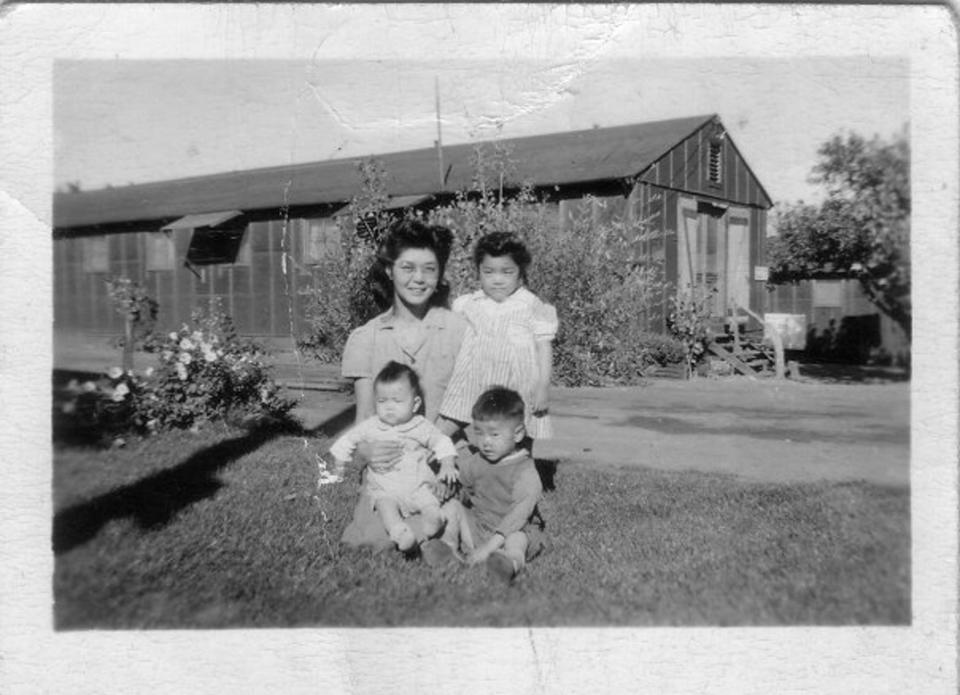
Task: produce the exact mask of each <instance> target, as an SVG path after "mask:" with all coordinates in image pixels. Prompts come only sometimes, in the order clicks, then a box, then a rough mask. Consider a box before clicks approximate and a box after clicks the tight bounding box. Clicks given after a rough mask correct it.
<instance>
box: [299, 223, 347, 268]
mask: <svg viewBox="0 0 960 695" xmlns="http://www.w3.org/2000/svg"><path fill="white" fill-rule="evenodd" d="M303 239H304V249H303V259H304V262H305V263H306V264H307V265H316V264H318V263H321V262H322V261H323V260H324V259H325V258H336V257H337V256H338V255H339V254H340V226H339V225H338V224H337V221H336V220H335V219H334V218H326V219H322V220H313V221H311V222H310V224H309V227H308V228H307V233H306V234H305V235H304V238H303Z"/></svg>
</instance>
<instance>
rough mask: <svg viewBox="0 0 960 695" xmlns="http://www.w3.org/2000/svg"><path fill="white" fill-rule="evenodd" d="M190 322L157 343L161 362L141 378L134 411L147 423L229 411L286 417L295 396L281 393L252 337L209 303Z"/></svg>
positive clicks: (189, 421) (175, 423)
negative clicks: (208, 305) (150, 372)
mask: <svg viewBox="0 0 960 695" xmlns="http://www.w3.org/2000/svg"><path fill="white" fill-rule="evenodd" d="M192 322H193V325H192V326H188V325H186V324H184V325H183V326H182V327H181V328H180V330H179V331H172V332H170V333H169V334H168V335H167V336H165V338H164V340H163V341H162V342H161V344H160V345H159V346H158V353H157V357H158V361H159V364H158V366H157V367H156V369H155V370H154V371H153V373H152V375H151V377H150V378H149V379H148V380H145V381H144V385H143V389H142V395H141V396H140V398H139V400H138V408H137V410H138V415H139V417H140V419H141V420H142V421H143V422H144V423H145V424H146V425H147V426H148V427H150V428H156V429H169V428H174V427H179V428H188V427H193V426H194V425H196V424H199V423H202V422H205V421H210V420H216V419H221V418H224V419H226V418H228V417H234V418H236V417H239V418H243V417H245V416H268V417H271V418H277V419H281V420H282V419H284V417H285V416H286V415H287V413H289V411H290V410H291V409H292V408H293V406H294V404H295V403H294V401H293V400H291V399H288V398H284V397H282V396H281V395H280V387H279V386H278V385H277V384H276V383H275V382H274V381H273V379H271V378H270V376H269V374H268V372H269V367H268V366H267V365H266V364H265V362H264V360H263V357H264V356H265V355H266V351H265V350H264V349H263V348H262V347H261V346H260V345H259V344H258V343H256V342H255V341H253V340H250V339H247V338H241V337H239V336H238V334H237V331H236V328H235V326H234V324H233V321H232V319H231V318H230V317H229V316H227V315H226V314H224V313H223V312H222V311H220V309H219V307H217V306H213V307H211V309H210V310H209V312H206V313H204V312H199V311H198V312H194V314H193V317H192Z"/></svg>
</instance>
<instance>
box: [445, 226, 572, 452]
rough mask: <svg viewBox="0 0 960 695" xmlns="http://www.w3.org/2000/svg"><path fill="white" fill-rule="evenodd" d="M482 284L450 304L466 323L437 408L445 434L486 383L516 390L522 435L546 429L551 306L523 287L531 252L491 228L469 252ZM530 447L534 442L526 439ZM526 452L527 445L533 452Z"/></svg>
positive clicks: (466, 415) (553, 326)
mask: <svg viewBox="0 0 960 695" xmlns="http://www.w3.org/2000/svg"><path fill="white" fill-rule="evenodd" d="M473 260H474V263H475V264H476V266H477V272H478V274H479V276H480V289H479V290H477V291H476V292H472V293H470V294H466V295H463V296H461V297H458V298H457V299H456V300H455V301H454V303H453V310H454V311H455V312H457V313H459V314H462V315H463V316H464V317H465V318H466V319H467V323H468V325H469V327H470V329H469V330H468V331H467V333H466V335H465V336H464V340H463V344H462V346H461V348H460V353H459V354H458V355H457V361H456V363H455V365H454V368H453V374H452V376H451V377H450V383H449V384H448V385H447V388H446V391H445V392H444V398H443V402H442V403H441V405H440V414H441V415H442V416H443V417H444V418H446V419H447V420H448V421H453V424H452V425H448V426H441V429H443V430H444V431H445V432H446V433H448V434H451V433H452V432H454V431H455V430H456V429H459V428H461V427H463V426H464V425H465V423H467V422H470V418H471V411H472V409H473V405H474V403H475V402H476V400H477V398H478V397H479V396H480V394H481V393H483V392H484V391H486V390H487V389H489V388H490V387H492V386H505V387H507V388H510V389H513V390H515V391H517V392H518V393H519V394H520V395H521V397H522V398H523V400H524V403H525V404H526V409H525V410H526V417H525V421H524V425H525V428H526V432H527V437H529V438H530V439H533V440H536V439H544V438H548V437H550V436H552V431H551V426H550V417H549V415H548V396H549V389H550V374H551V371H552V368H553V344H552V342H553V339H554V337H556V334H557V326H558V322H557V311H556V309H554V307H553V306H551V305H550V304H547V303H546V302H543V301H542V300H541V299H540V298H539V297H537V296H536V295H535V294H534V293H533V292H531V291H530V290H528V289H527V288H526V287H524V286H523V283H524V281H525V280H526V270H527V267H528V266H529V265H530V252H529V251H528V250H527V247H526V246H524V244H523V242H521V241H520V240H519V239H518V238H517V237H516V236H514V235H513V234H510V233H508V232H493V233H492V234H487V235H486V236H484V237H482V238H481V239H480V240H479V241H478V242H477V246H476V248H475V249H474V252H473ZM528 444H529V445H530V447H531V448H532V444H533V442H528ZM531 453H532V451H531Z"/></svg>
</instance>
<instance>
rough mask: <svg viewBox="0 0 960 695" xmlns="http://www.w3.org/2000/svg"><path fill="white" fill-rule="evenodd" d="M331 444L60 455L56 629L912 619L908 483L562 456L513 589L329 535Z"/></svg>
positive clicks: (272, 440) (347, 507)
mask: <svg viewBox="0 0 960 695" xmlns="http://www.w3.org/2000/svg"><path fill="white" fill-rule="evenodd" d="M322 445H323V441H322V440H318V439H310V438H304V437H302V436H293V435H289V434H279V435H270V434H256V433H246V432H243V431H237V430H227V429H213V430H210V431H206V432H201V433H199V434H190V433H177V434H170V435H163V436H161V437H156V438H154V439H151V440H145V441H140V442H132V443H130V444H128V445H127V447H126V448H123V449H112V450H106V451H104V450H97V449H92V448H79V447H77V448H57V450H56V451H55V459H54V486H53V487H54V506H55V519H54V528H53V542H54V550H55V573H54V598H55V608H54V612H55V625H56V627H57V628H58V629H80V628H188V627H204V628H210V627H258V626H262V627H288V626H334V625H342V626H392V625H405V626H445V625H446V626H501V625H502V626H507V625H514V626H516V625H542V626H585V625H591V626H603V625H773V624H777V625H796V624H903V623H909V621H910V537H909V491H908V490H907V489H906V488H885V487H878V486H875V485H869V484H866V483H848V484H826V483H824V484H817V485H800V484H790V485H772V484H756V483H752V482H748V481H744V480H741V479H737V478H732V477H727V476H719V475H708V474H702V473H694V472H690V473H664V472H659V471H654V470H649V469H639V468H638V469H614V468H603V469H601V468H592V467H589V466H586V465H575V464H567V463H564V462H560V464H559V465H558V467H557V471H556V476H555V481H554V482H555V485H556V487H555V489H554V490H552V491H550V492H549V493H548V494H547V498H546V500H545V502H544V505H543V507H544V513H545V516H546V517H547V522H548V531H549V533H550V536H551V538H552V542H553V547H552V549H551V550H550V551H549V552H547V553H546V554H544V555H543V556H541V557H539V558H537V559H536V560H535V561H534V562H533V563H531V565H530V566H529V567H528V571H527V572H526V573H525V574H524V575H523V576H522V578H521V579H520V580H519V581H518V582H517V583H516V584H514V585H513V586H510V587H504V586H502V585H499V584H496V583H494V582H493V581H492V580H491V579H489V578H488V577H487V575H486V574H485V572H484V571H483V570H482V569H479V568H466V567H462V568H461V567H458V568H450V569H446V570H442V571H436V570H431V569H430V568H429V567H427V566H425V565H424V564H422V563H420V562H411V561H407V560H404V559H403V558H402V557H401V556H399V555H398V554H396V553H384V554H380V555H372V554H370V553H367V552H361V551H352V550H348V549H346V548H343V547H342V546H340V545H339V544H338V538H339V535H340V533H341V531H342V529H343V528H344V526H345V524H346V522H347V519H348V515H349V513H350V511H351V509H352V505H353V503H354V501H355V499H356V494H357V487H356V483H355V482H348V483H345V484H342V485H336V486H327V487H325V488H323V489H322V490H320V491H318V490H317V489H316V486H315V475H316V468H315V462H314V456H313V454H314V452H315V451H319V450H320V449H321V447H322Z"/></svg>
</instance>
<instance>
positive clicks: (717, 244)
mask: <svg viewBox="0 0 960 695" xmlns="http://www.w3.org/2000/svg"><path fill="white" fill-rule="evenodd" d="M499 142H500V144H501V145H503V146H505V147H507V148H508V149H509V152H510V157H511V160H512V162H513V163H514V164H515V167H516V171H515V179H516V180H517V181H523V182H526V183H530V184H532V185H533V186H534V187H535V189H536V191H537V192H538V193H539V194H541V195H542V196H544V197H545V198H546V199H547V200H548V201H549V204H550V205H554V206H556V208H557V220H558V224H563V223H564V222H563V220H565V219H567V218H568V216H569V211H570V209H571V206H574V205H577V204H579V203H581V202H582V200H583V199H584V198H585V197H588V196H589V197H592V198H594V199H595V200H596V201H597V202H596V203H595V205H597V207H596V208H595V214H613V213H620V214H626V215H630V216H641V218H642V219H647V220H651V223H652V234H650V235H649V238H648V240H647V241H645V242H644V243H643V244H642V245H641V247H640V248H639V253H640V254H641V255H642V256H643V257H646V258H648V259H650V260H653V259H657V260H659V261H661V262H662V263H663V268H664V273H665V278H666V280H667V281H668V282H670V283H671V286H672V287H684V286H686V285H689V284H705V285H707V286H709V287H711V288H714V289H716V293H715V295H714V297H715V298H714V310H715V312H716V313H717V315H718V316H719V315H722V314H723V313H724V312H725V309H726V308H727V307H729V306H730V305H731V303H732V302H736V303H737V304H738V305H739V306H745V307H749V308H750V309H752V310H753V311H755V312H757V313H762V312H763V311H764V310H765V308H766V298H767V291H766V289H765V282H764V281H765V277H766V276H765V268H764V246H765V239H766V226H767V210H768V209H769V208H770V207H771V205H772V202H771V200H770V198H769V196H768V195H767V193H766V191H764V189H763V186H762V185H761V184H760V182H759V181H758V180H757V178H756V177H755V176H754V174H753V172H752V171H751V170H750V167H749V166H748V165H747V163H746V161H745V160H744V158H743V156H742V155H741V153H740V152H739V150H738V149H737V147H736V145H735V144H734V143H733V140H732V138H731V137H730V135H729V134H728V133H727V132H726V130H725V128H724V127H723V125H722V123H721V122H720V120H719V118H718V117H716V116H712V115H711V116H697V117H692V118H679V119H672V120H666V121H657V122H650V123H641V124H637V125H628V126H618V127H612V128H593V129H590V130H583V131H575V132H568V133H556V134H550V135H540V136H533V137H525V138H514V139H507V140H502V141H499ZM486 144H487V145H493V143H486ZM475 147H476V144H473V143H471V144H464V145H452V146H444V147H443V149H442V165H441V163H440V162H441V158H439V157H438V153H437V150H436V149H435V148H427V149H421V150H412V151H407V152H397V153H389V154H384V155H380V156H378V159H379V160H380V161H381V162H382V164H383V165H384V167H385V169H386V170H387V172H389V174H390V181H389V186H390V190H389V193H390V195H391V199H390V206H391V207H393V208H396V209H402V208H420V209H427V208H429V207H432V206H436V205H441V204H443V203H444V202H446V201H449V200H450V199H451V198H452V197H453V195H454V193H453V192H454V191H458V190H463V189H466V188H468V187H469V186H470V183H471V177H472V175H473V166H472V162H471V159H472V156H473V152H474V148H475ZM360 159H361V158H352V159H340V160H330V161H323V162H313V163H309V164H297V165H291V166H281V167H270V168H264V169H254V170H250V171H242V172H231V173H225V174H217V175H212V176H202V177H193V178H187V179H178V180H172V181H163V182H159V183H150V184H143V185H131V186H126V187H120V188H108V189H104V190H97V191H90V192H68V193H57V194H55V195H54V205H53V207H54V238H55V243H54V297H55V306H54V320H55V329H56V330H58V331H60V330H63V331H71V332H82V333H89V334H100V333H106V332H109V333H118V332H119V331H120V330H121V325H120V317H119V316H117V315H116V314H115V312H114V310H113V308H112V307H111V306H110V303H109V301H108V300H107V296H106V287H105V285H104V282H103V280H104V279H106V278H109V277H112V276H115V275H126V276H128V277H130V278H133V279H135V280H138V281H139V282H141V283H143V284H144V285H145V286H146V287H147V288H148V290H149V292H150V293H151V294H152V296H153V297H154V298H155V299H157V301H158V302H159V305H160V321H161V324H162V325H163V326H177V325H179V324H180V323H182V322H183V321H186V320H187V319H188V318H189V316H190V313H191V312H192V310H193V309H194V308H196V307H197V306H199V305H202V304H204V303H205V302H207V301H209V300H210V299H211V298H214V297H219V298H221V299H222V302H223V306H224V307H225V308H226V309H227V311H229V313H230V314H231V315H232V316H233V317H234V319H235V321H236V323H237V326H238V329H239V330H240V331H241V332H242V333H244V334H248V335H260V336H289V335H290V333H291V331H293V332H294V333H298V332H299V331H300V326H301V323H302V319H303V300H302V298H301V297H300V295H299V291H300V290H302V289H303V288H304V287H306V286H309V285H310V282H311V277H312V273H313V272H315V271H314V269H313V266H314V265H315V264H316V263H317V261H318V260H319V259H320V258H322V257H323V254H324V253H326V252H327V251H326V249H328V248H329V246H330V245H331V244H336V243H338V236H337V235H338V233H339V232H338V226H337V225H336V223H335V220H334V216H335V215H336V214H337V213H338V211H342V210H343V209H344V208H345V206H346V205H347V204H348V203H349V201H350V200H351V198H352V197H353V196H354V195H355V194H356V193H357V192H358V191H359V189H360V179H359V176H358V172H357V164H358V163H359V161H360ZM441 177H442V179H443V183H442V184H441ZM667 301H668V300H667V298H665V299H664V302H663V306H662V307H661V308H660V310H659V311H656V312H654V313H653V315H651V316H649V317H647V320H648V327H649V328H650V329H651V330H664V329H665V316H666V314H667V313H668V311H669V307H668V304H667Z"/></svg>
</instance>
